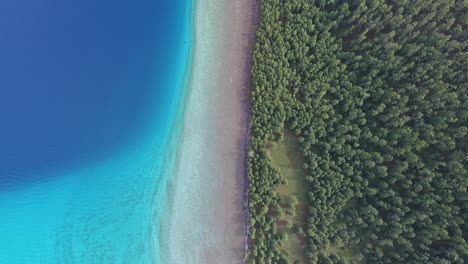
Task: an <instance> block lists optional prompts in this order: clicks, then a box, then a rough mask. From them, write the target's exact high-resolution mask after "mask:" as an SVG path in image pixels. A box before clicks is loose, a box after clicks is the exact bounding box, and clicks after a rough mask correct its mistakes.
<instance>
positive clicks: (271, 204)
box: [247, 0, 468, 264]
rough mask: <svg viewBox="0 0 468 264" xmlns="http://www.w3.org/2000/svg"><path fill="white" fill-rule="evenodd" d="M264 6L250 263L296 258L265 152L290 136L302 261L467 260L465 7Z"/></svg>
mask: <svg viewBox="0 0 468 264" xmlns="http://www.w3.org/2000/svg"><path fill="white" fill-rule="evenodd" d="M260 9H261V14H260V22H259V25H258V29H257V34H256V44H255V48H254V54H253V69H252V87H251V92H250V105H251V111H252V119H251V124H250V131H251V132H250V146H249V153H248V156H249V157H248V181H249V184H248V194H249V211H250V216H249V218H250V219H249V226H250V235H249V243H250V245H249V252H248V256H247V259H248V261H249V262H250V263H259V264H260V263H262V264H263V263H293V260H292V259H291V258H290V257H289V256H288V254H287V253H286V252H284V251H283V250H282V248H281V242H282V240H284V239H287V237H286V236H285V235H284V234H281V232H278V229H277V224H278V223H277V216H276V215H275V213H274V212H275V209H274V208H276V207H277V205H278V203H279V202H280V198H279V197H278V195H277V193H276V191H277V187H278V186H279V185H280V184H281V183H282V182H283V181H284V179H282V176H281V175H280V173H279V171H278V169H277V168H275V167H274V166H272V164H271V158H270V157H269V155H268V152H267V150H266V145H267V144H269V143H270V142H274V141H278V140H281V134H282V131H284V129H289V130H291V131H293V133H294V136H295V137H296V138H297V139H298V141H299V142H300V152H301V153H299V154H300V155H302V156H303V157H304V159H305V164H304V169H305V171H306V176H305V178H306V179H305V180H306V181H307V183H308V187H307V188H308V195H307V197H308V200H307V201H300V202H302V203H306V204H307V207H308V209H307V223H306V227H305V228H304V230H302V229H301V230H300V231H301V232H300V233H301V235H303V236H304V239H305V241H306V252H305V255H306V258H305V260H299V261H301V262H303V261H305V262H306V263H320V264H321V263H437V264H444V263H447V264H449V263H465V262H468V243H467V242H468V174H467V168H468V166H467V165H468V164H467V161H468V155H467V150H468V136H467V132H468V80H467V74H468V49H467V45H468V1H466V0H459V1H456V0H412V1H409V0H367V1H363V0H360V1H358V0H348V1H345V0H335V1H326V0H262V1H261V8H260ZM332 247H335V248H336V247H339V248H343V249H346V250H347V252H353V256H352V257H350V256H349V254H348V255H346V254H340V251H332V250H328V249H330V248H332Z"/></svg>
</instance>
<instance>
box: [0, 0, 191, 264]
mask: <svg viewBox="0 0 468 264" xmlns="http://www.w3.org/2000/svg"><path fill="white" fill-rule="evenodd" d="M189 29H190V1H189V0H139V1H131V0H112V1H111V0H80V1H76V0H74V1H72V0H60V1H57V0H2V1H0V215H2V217H1V219H0V234H2V235H1V236H0V263H10V264H15V263H153V262H156V261H155V259H157V255H158V252H157V244H158V243H159V241H157V239H156V238H157V235H156V234H155V231H154V230H153V228H152V221H157V219H153V216H154V212H153V209H154V207H155V206H156V207H157V206H158V205H157V203H158V201H154V199H153V197H154V195H155V194H158V195H162V193H163V190H162V189H160V188H163V186H162V185H158V183H159V182H160V180H161V179H162V178H161V177H163V176H164V175H165V171H164V168H165V167H164V163H163V161H164V157H165V153H166V150H167V149H166V148H167V145H166V143H167V140H168V138H169V137H170V135H171V129H172V127H173V126H174V125H177V124H175V120H176V119H175V113H176V111H177V107H178V106H179V104H178V103H179V102H180V99H181V96H183V80H184V74H185V69H186V67H187V65H186V64H187V58H188V55H189V48H190V30H189Z"/></svg>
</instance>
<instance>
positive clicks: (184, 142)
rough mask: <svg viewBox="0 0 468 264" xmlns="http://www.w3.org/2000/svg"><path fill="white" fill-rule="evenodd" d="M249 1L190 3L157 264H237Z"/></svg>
mask: <svg viewBox="0 0 468 264" xmlns="http://www.w3.org/2000/svg"><path fill="white" fill-rule="evenodd" d="M257 11H258V7H257V4H256V1H253V0H235V1H232V0H224V1H217V0H197V1H196V4H195V9H194V12H195V13H194V32H193V39H194V43H193V53H192V56H193V57H192V71H191V75H190V83H189V87H188V95H187V100H186V103H185V110H184V117H183V127H182V133H181V136H180V140H179V147H178V152H177V161H176V165H175V173H174V175H173V176H172V178H171V179H170V180H169V183H168V188H169V192H168V193H169V195H170V197H169V198H168V199H169V203H168V206H169V208H167V210H168V211H169V214H168V217H167V219H165V220H164V222H163V223H162V225H161V237H162V239H161V243H162V244H161V252H163V255H162V256H161V263H171V264H178V263H181V264H191V263H203V264H205V263H208V264H210V263H242V262H243V258H244V251H245V239H246V232H247V230H246V227H247V224H246V219H247V216H246V210H245V185H246V182H245V181H246V171H245V155H246V151H245V149H246V145H247V131H248V84H249V78H250V57H251V52H252V46H253V40H254V35H255V25H256V16H257Z"/></svg>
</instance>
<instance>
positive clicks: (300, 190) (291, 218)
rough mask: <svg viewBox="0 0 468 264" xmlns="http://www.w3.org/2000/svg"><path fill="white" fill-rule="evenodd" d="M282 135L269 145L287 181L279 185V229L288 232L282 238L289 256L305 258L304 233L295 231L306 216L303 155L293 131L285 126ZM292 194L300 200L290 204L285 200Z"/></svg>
mask: <svg viewBox="0 0 468 264" xmlns="http://www.w3.org/2000/svg"><path fill="white" fill-rule="evenodd" d="M283 136H284V137H283V140H281V141H280V142H276V143H275V144H273V145H272V146H270V148H268V152H269V153H270V156H271V159H272V165H273V166H274V167H275V168H277V169H278V170H279V171H280V174H281V177H282V178H283V179H284V180H285V181H286V184H281V185H280V186H279V187H278V192H277V193H278V196H279V197H280V199H281V207H282V209H283V211H284V216H283V217H281V218H280V220H279V223H278V227H279V228H278V229H279V231H280V232H285V233H286V234H287V235H288V239H287V240H285V241H284V242H283V250H284V251H285V252H287V253H288V254H289V255H290V256H291V258H292V259H295V260H305V253H304V250H305V237H304V236H300V235H298V234H297V232H296V229H297V227H300V228H302V229H304V228H305V225H306V218H307V215H306V213H307V207H308V205H307V186H308V183H307V182H306V181H305V171H304V168H303V164H304V159H303V157H302V155H301V154H300V150H299V142H298V141H297V139H296V137H295V136H294V134H293V133H292V132H291V131H289V130H285V131H284V132H283ZM293 197H295V198H296V199H297V201H299V203H298V204H297V205H295V206H292V207H291V206H289V205H288V201H290V200H291V199H294V198H293ZM288 222H290V223H292V227H291V228H288V226H287V223H288Z"/></svg>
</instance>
